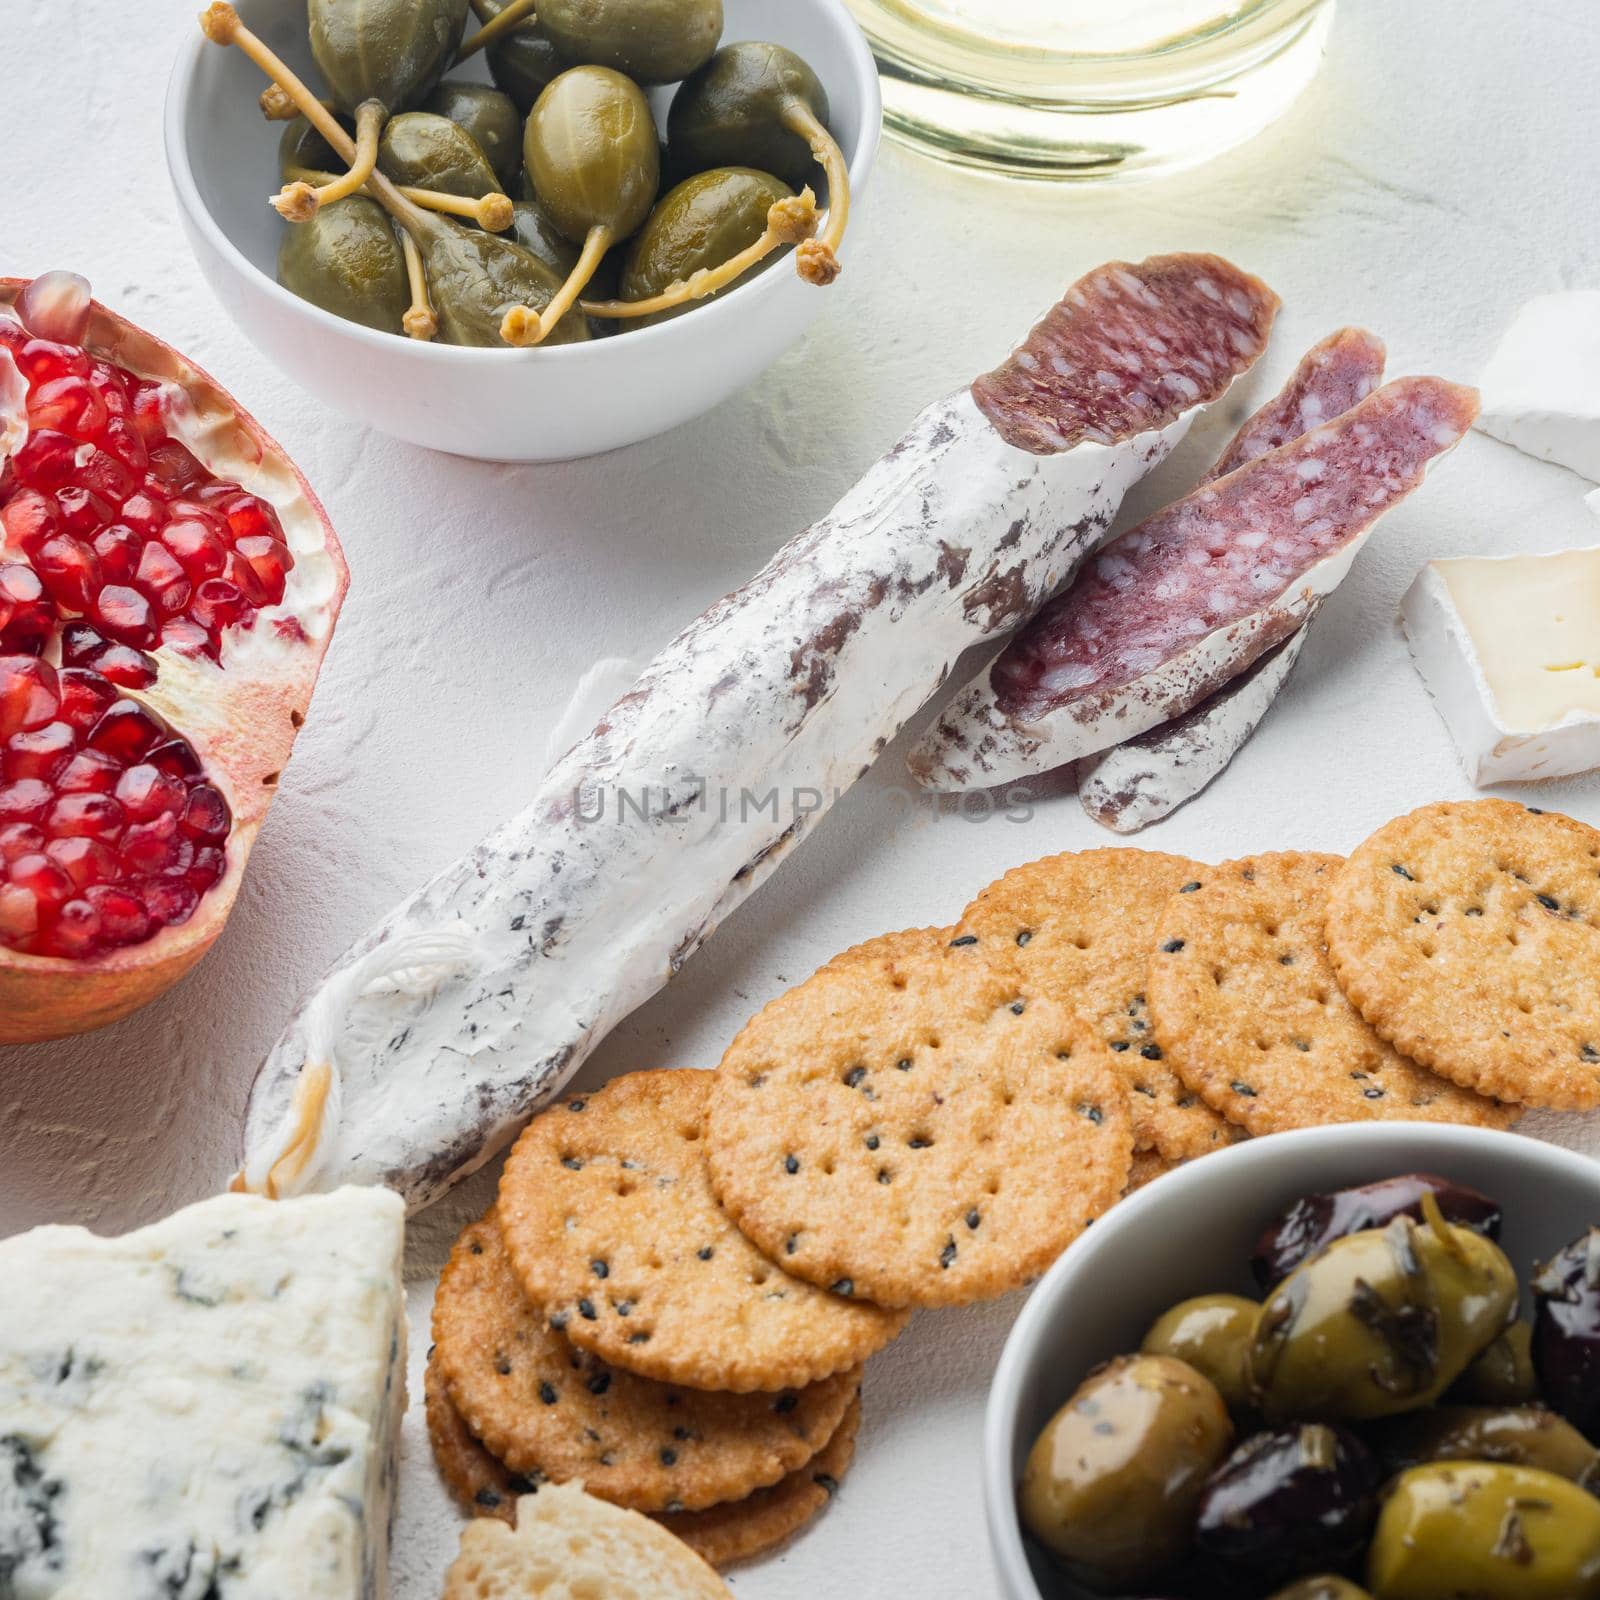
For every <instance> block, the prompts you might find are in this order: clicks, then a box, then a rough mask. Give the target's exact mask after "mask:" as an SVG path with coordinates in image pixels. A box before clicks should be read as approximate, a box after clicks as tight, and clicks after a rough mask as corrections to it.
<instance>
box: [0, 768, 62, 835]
mask: <svg viewBox="0 0 1600 1600" xmlns="http://www.w3.org/2000/svg"><path fill="white" fill-rule="evenodd" d="M51 799H52V796H51V793H50V785H49V784H47V783H41V782H40V781H39V780H38V779H37V778H20V779H18V780H17V782H15V783H4V784H0V825H4V824H5V823H8V822H42V821H43V820H44V814H45V812H46V811H48V810H49V809H50V801H51Z"/></svg>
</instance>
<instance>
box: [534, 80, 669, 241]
mask: <svg viewBox="0 0 1600 1600" xmlns="http://www.w3.org/2000/svg"><path fill="white" fill-rule="evenodd" d="M522 157H523V160H524V161H525V162H526V163H527V167H528V176H529V177H530V178H531V179H532V180H533V189H534V193H535V194H536V195H538V197H539V203H540V205H542V206H543V207H544V208H545V210H546V211H547V212H548V213H549V214H550V217H551V220H552V221H553V222H554V223H555V225H556V226H557V227H558V228H559V229H560V230H561V231H562V233H564V234H565V235H566V236H567V238H569V239H570V240H571V241H572V242H573V243H574V244H581V243H583V242H584V240H585V239H586V238H587V236H588V234H589V232H590V230H591V229H595V228H604V229H605V230H606V232H607V233H608V234H609V235H610V241H611V242H612V243H614V242H615V241H616V240H618V239H625V238H627V236H628V235H629V234H630V233H632V232H633V231H634V229H635V228H637V227H638V226H639V224H640V223H641V222H643V221H644V219H645V217H646V216H647V215H648V214H649V211H650V206H651V204H652V203H653V202H654V200H655V197H656V188H657V185H658V184H659V183H660V180H661V157H660V147H659V145H658V144H657V142H656V125H655V122H654V121H653V120H652V119H651V116H650V105H649V102H648V101H647V100H646V99H645V97H644V91H643V90H642V89H640V87H639V85H638V84H636V83H635V82H634V81H633V80H632V79H631V78H625V77H623V75H622V74H621V73H620V72H613V71H612V70H611V69H610V68H609V67H572V68H571V69H569V70H568V71H566V72H563V73H562V74H561V76H560V77H559V78H557V79H556V80H555V81H554V82H553V83H551V84H550V85H549V87H548V88H546V89H545V91H544V93H543V94H541V95H540V96H539V99H538V101H537V103H536V104H535V105H534V108H533V110H532V112H531V113H529V116H528V126H527V128H526V130H525V131H524V133H523V139H522Z"/></svg>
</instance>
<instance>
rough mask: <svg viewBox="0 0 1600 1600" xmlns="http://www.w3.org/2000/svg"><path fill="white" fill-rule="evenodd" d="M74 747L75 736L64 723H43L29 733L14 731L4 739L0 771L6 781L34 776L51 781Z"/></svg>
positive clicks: (76, 743) (69, 757)
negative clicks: (14, 732) (40, 726)
mask: <svg viewBox="0 0 1600 1600" xmlns="http://www.w3.org/2000/svg"><path fill="white" fill-rule="evenodd" d="M77 747H78V736H77V734H75V733H74V732H73V731H72V729H71V728H69V727H68V726H67V724H66V723H64V722H47V723H46V724H45V725H44V727H42V728H35V729H33V730H32V731H31V732H29V733H16V734H13V735H12V736H11V737H10V738H9V739H8V740H6V745H5V753H4V755H3V756H0V772H3V773H4V774H5V777H6V780H7V781H8V782H12V783H14V782H16V781H17V780H18V779H21V778H37V779H38V780H39V781H40V782H41V783H53V782H54V781H55V779H56V778H57V777H59V776H60V774H61V771H62V769H63V768H64V767H65V766H66V764H67V762H68V761H69V760H70V759H71V758H72V753H73V751H75V750H76V749H77Z"/></svg>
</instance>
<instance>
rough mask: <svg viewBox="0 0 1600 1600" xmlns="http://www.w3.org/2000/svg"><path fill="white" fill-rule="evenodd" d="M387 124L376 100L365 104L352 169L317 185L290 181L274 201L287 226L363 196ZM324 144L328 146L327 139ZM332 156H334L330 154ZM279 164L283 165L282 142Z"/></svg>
mask: <svg viewBox="0 0 1600 1600" xmlns="http://www.w3.org/2000/svg"><path fill="white" fill-rule="evenodd" d="M383 123H384V110H383V107H382V106H381V105H379V104H378V102H377V101H376V100H364V101H363V102H362V103H361V105H360V106H358V107H357V108H356V132H355V156H354V159H353V160H352V161H351V162H350V164H349V166H348V167H347V168H346V169H345V170H344V171H343V172H342V173H339V174H338V175H337V176H335V175H332V174H330V175H328V176H327V177H326V178H324V179H322V180H321V181H319V182H316V183H311V182H308V181H307V180H306V179H305V178H303V177H296V178H291V179H288V180H287V181H286V182H285V183H284V186H283V187H282V188H281V189H280V190H279V191H278V192H277V194H275V195H274V196H273V197H272V206H273V209H274V210H275V211H276V212H277V213H278V215H279V216H281V217H282V218H283V219H284V221H286V222H296V223H300V222H309V221H310V220H311V218H312V217H314V216H316V214H317V212H318V211H319V210H320V209H321V208H322V207H323V206H327V205H332V204H333V203H334V202H335V201H338V200H345V199H348V198H349V197H350V196H351V195H353V194H359V193H360V192H361V190H362V189H363V188H364V187H365V186H366V182H367V179H368V178H370V177H371V176H372V170H373V168H374V167H375V166H376V165H377V162H378V143H379V135H380V134H381V133H382V132H383ZM290 126H291V127H292V126H293V124H290ZM321 142H322V144H323V145H324V146H326V145H327V141H326V140H325V139H324V140H322V141H321ZM329 154H330V155H331V154H333V152H332V151H331V150H329ZM279 160H280V162H281V161H282V144H281V141H280V145H279Z"/></svg>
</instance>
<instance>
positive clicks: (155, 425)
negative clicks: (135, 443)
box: [128, 378, 167, 449]
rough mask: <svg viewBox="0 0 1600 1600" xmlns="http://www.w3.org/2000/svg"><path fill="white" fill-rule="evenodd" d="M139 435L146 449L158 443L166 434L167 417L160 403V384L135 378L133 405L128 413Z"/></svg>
mask: <svg viewBox="0 0 1600 1600" xmlns="http://www.w3.org/2000/svg"><path fill="white" fill-rule="evenodd" d="M128 420H129V421H130V422H131V423H132V424H133V427H134V429H135V431H136V432H137V433H138V435H139V437H140V438H141V439H143V440H144V442H145V447H146V448H147V449H149V448H151V447H153V446H155V445H158V444H160V443H161V441H162V440H163V439H165V438H166V436H167V419H166V415H165V412H164V409H163V407H162V403H161V385H160V384H158V383H151V382H147V381H145V380H143V379H139V378H135V379H134V381H133V405H132V409H131V410H130V411H129V413H128Z"/></svg>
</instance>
